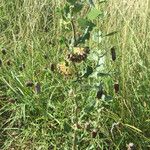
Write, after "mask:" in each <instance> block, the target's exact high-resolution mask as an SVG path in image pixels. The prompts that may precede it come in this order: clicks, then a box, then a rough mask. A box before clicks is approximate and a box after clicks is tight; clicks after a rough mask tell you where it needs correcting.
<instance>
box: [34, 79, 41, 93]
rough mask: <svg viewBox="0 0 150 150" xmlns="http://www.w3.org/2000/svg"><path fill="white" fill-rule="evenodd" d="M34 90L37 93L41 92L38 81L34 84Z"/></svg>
mask: <svg viewBox="0 0 150 150" xmlns="http://www.w3.org/2000/svg"><path fill="white" fill-rule="evenodd" d="M35 92H36V94H39V93H40V92H41V85H40V83H39V82H37V83H36V84H35Z"/></svg>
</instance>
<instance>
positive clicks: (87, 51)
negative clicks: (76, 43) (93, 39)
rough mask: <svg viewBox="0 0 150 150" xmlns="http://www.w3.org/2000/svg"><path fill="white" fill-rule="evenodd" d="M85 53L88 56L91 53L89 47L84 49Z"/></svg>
mask: <svg viewBox="0 0 150 150" xmlns="http://www.w3.org/2000/svg"><path fill="white" fill-rule="evenodd" d="M84 52H85V53H86V54H89V52H90V48H89V47H88V46H87V47H85V48H84Z"/></svg>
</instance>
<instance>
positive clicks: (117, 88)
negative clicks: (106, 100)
mask: <svg viewBox="0 0 150 150" xmlns="http://www.w3.org/2000/svg"><path fill="white" fill-rule="evenodd" d="M114 90H115V93H118V92H119V84H118V83H115V84H114Z"/></svg>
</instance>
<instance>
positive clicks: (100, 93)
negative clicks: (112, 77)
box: [96, 90, 103, 99]
mask: <svg viewBox="0 0 150 150" xmlns="http://www.w3.org/2000/svg"><path fill="white" fill-rule="evenodd" d="M102 96H103V90H99V91H98V92H97V94H96V98H98V99H101V98H102Z"/></svg>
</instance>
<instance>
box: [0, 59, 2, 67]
mask: <svg viewBox="0 0 150 150" xmlns="http://www.w3.org/2000/svg"><path fill="white" fill-rule="evenodd" d="M1 66H2V60H1V59H0V67H1Z"/></svg>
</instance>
